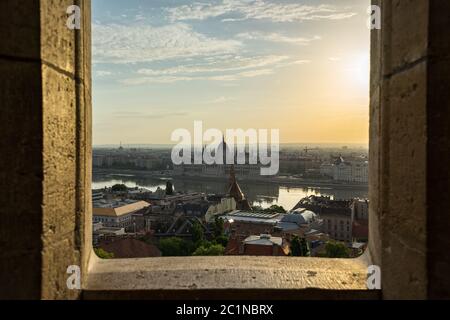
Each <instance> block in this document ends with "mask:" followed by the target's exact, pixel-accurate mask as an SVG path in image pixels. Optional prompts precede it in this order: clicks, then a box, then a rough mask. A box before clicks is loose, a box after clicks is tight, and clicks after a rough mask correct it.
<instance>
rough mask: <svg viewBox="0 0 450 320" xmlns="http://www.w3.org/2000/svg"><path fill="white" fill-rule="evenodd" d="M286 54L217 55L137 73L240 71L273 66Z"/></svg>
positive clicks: (189, 73) (165, 74)
mask: <svg viewBox="0 0 450 320" xmlns="http://www.w3.org/2000/svg"><path fill="white" fill-rule="evenodd" d="M288 59H289V57H288V56H277V55H268V56H256V57H241V56H235V57H233V56H218V57H216V59H213V60H212V61H211V60H210V62H208V63H203V64H195V65H187V66H177V67H171V68H165V69H148V68H144V69H139V70H138V72H137V73H138V74H141V75H146V76H173V75H180V74H182V75H193V74H202V73H224V72H230V71H241V70H248V69H255V68H263V67H267V66H273V65H276V64H277V63H280V62H283V61H286V60H288Z"/></svg>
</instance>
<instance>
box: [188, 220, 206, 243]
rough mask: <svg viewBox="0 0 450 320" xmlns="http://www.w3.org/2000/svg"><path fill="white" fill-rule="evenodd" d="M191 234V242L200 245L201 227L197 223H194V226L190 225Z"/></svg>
mask: <svg viewBox="0 0 450 320" xmlns="http://www.w3.org/2000/svg"><path fill="white" fill-rule="evenodd" d="M191 233H192V241H193V242H194V243H195V244H197V243H200V242H201V241H203V239H204V236H203V227H202V225H201V224H200V223H199V222H198V221H195V222H194V224H193V225H192V232H191Z"/></svg>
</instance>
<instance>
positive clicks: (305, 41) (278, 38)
mask: <svg viewBox="0 0 450 320" xmlns="http://www.w3.org/2000/svg"><path fill="white" fill-rule="evenodd" d="M236 37H237V38H239V39H245V40H263V41H271V42H283V43H291V44H299V45H309V44H310V43H311V42H312V41H316V40H320V39H321V37H319V36H314V37H313V38H302V37H288V36H285V35H282V34H279V33H264V32H243V33H239V34H238V35H237V36H236Z"/></svg>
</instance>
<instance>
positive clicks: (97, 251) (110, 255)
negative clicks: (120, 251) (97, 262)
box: [94, 248, 114, 259]
mask: <svg viewBox="0 0 450 320" xmlns="http://www.w3.org/2000/svg"><path fill="white" fill-rule="evenodd" d="M94 252H95V254H96V255H97V257H99V258H101V259H113V258H114V253H112V252H107V251H105V250H103V249H102V248H94Z"/></svg>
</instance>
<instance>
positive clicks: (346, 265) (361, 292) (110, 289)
mask: <svg viewBox="0 0 450 320" xmlns="http://www.w3.org/2000/svg"><path fill="white" fill-rule="evenodd" d="M82 8H83V12H84V14H83V17H84V18H85V19H87V20H86V21H90V8H89V1H85V6H84V7H82ZM79 32H80V33H81V38H82V39H84V41H83V43H84V44H88V43H90V36H91V35H90V32H91V30H90V28H87V27H85V28H83V29H82V30H81V31H79ZM81 53H82V54H84V55H85V57H81V59H80V60H81V61H82V62H83V64H84V65H85V68H86V70H90V68H91V66H90V63H91V62H90V56H91V54H90V48H87V47H85V48H84V50H82V51H81ZM89 81H90V80H89ZM86 87H90V83H89V84H88V85H87V86H86ZM87 96H89V98H90V97H91V95H90V93H89V95H87ZM91 107H92V106H91V101H90V100H86V105H85V110H84V113H85V114H87V115H89V116H88V117H87V119H89V120H90V119H91ZM90 129H91V121H89V122H88V123H86V126H85V127H84V130H85V131H84V132H83V134H84V135H86V138H87V139H86V141H91V137H90V135H91V131H90ZM83 147H84V151H83V153H84V154H85V155H86V157H85V158H84V161H85V164H84V165H85V167H86V170H85V171H84V177H83V178H84V185H85V186H86V188H85V189H84V190H83V191H84V197H85V198H84V199H85V201H86V202H85V203H86V207H85V222H86V223H85V228H84V230H85V234H84V248H82V251H83V252H84V254H83V256H84V257H85V260H84V263H85V267H84V271H85V272H84V273H85V277H84V281H83V290H82V296H83V298H85V299H97V298H113V299H115V298H144V299H145V298H149V299H150V298H152V299H154V298H157V299H158V298H183V297H186V298H190V299H193V298H211V297H216V298H222V297H233V298H237V297H242V298H252V297H253V298H262V297H267V298H269V297H270V298H276V297H279V298H280V299H289V298H292V299H294V298H295V299H296V298H314V297H321V298H330V299H332V298H337V299H345V298H366V299H367V298H379V295H380V291H379V290H368V289H367V285H366V279H367V267H368V266H369V265H370V254H369V253H368V252H367V253H365V254H364V255H363V256H362V257H360V258H357V259H324V258H301V257H243V256H223V257H182V258H180V257H161V258H141V259H117V260H116V259H113V260H102V259H99V258H98V257H97V256H96V255H95V253H94V252H93V249H92V240H91V236H90V233H91V223H90V221H91V219H92V212H91V209H90V205H91V203H90V198H91V190H90V188H89V187H87V186H88V185H89V184H90V181H91V165H90V162H91V157H92V150H91V145H90V144H89V143H87V144H86V145H84V146H83ZM81 192H82V191H80V193H81ZM279 293H282V295H280V294H279Z"/></svg>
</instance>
